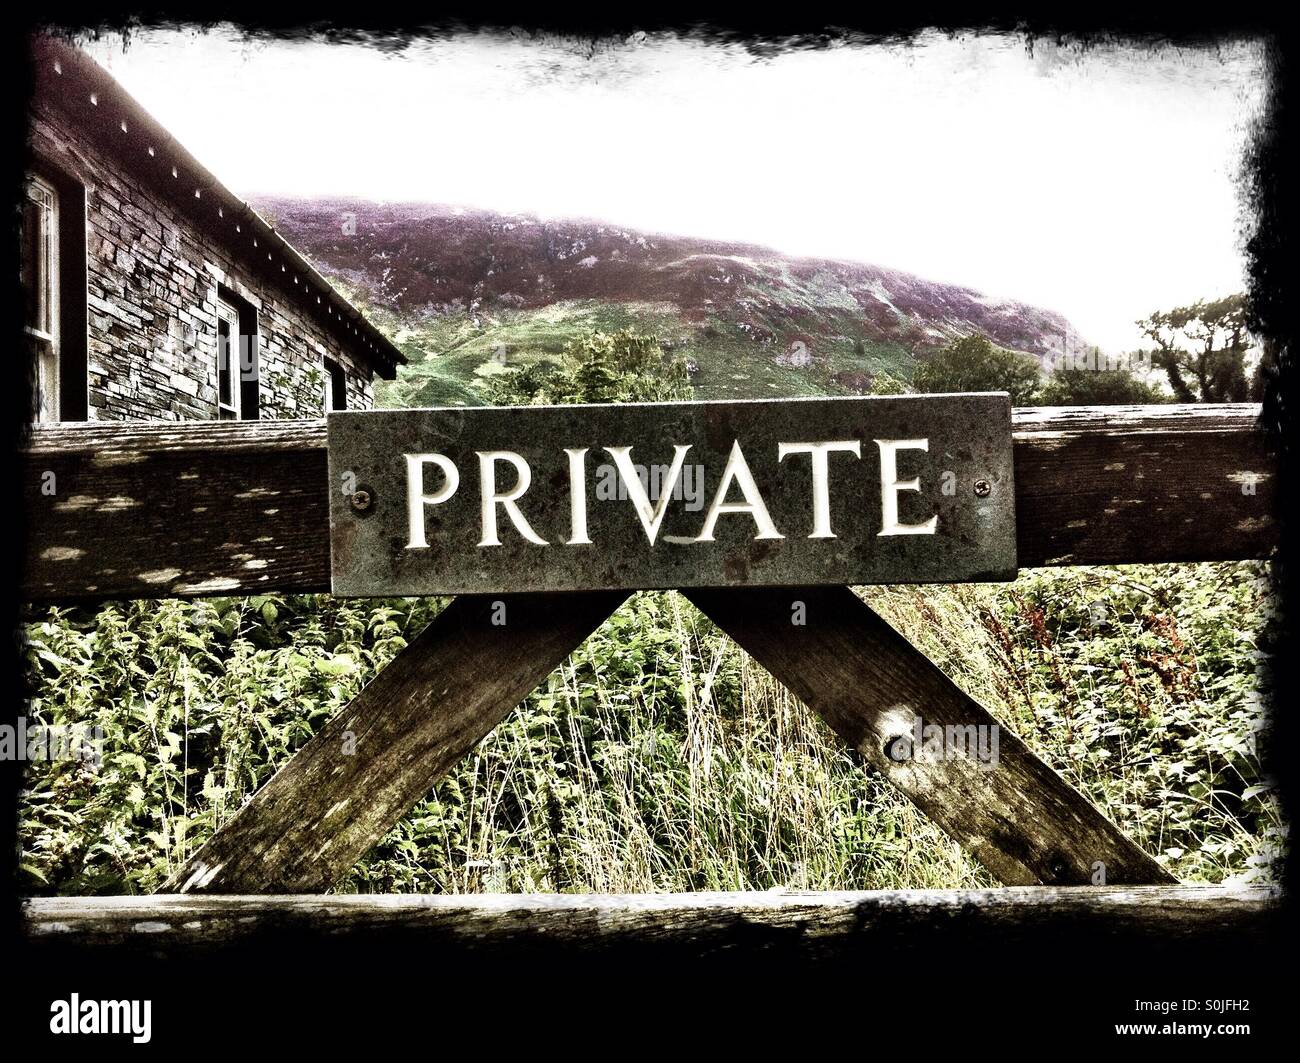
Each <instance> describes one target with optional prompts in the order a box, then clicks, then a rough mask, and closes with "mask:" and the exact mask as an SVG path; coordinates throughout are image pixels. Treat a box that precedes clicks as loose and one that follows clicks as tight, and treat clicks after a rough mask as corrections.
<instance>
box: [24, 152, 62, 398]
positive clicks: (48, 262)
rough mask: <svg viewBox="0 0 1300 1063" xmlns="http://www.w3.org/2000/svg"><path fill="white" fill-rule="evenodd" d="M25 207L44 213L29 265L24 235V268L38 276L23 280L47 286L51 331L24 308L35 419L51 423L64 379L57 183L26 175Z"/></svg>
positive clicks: (47, 314) (47, 316)
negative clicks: (30, 205) (37, 246)
mask: <svg viewBox="0 0 1300 1063" xmlns="http://www.w3.org/2000/svg"><path fill="white" fill-rule="evenodd" d="M34 190H39V191H40V193H42V194H43V196H44V197H45V199H46V200H47V202H46V203H42V202H41V201H40V200H39V199H37V198H36V197H35V196H34V195H33V194H32V193H33V191H34ZM23 196H24V200H25V202H24V206H26V203H27V202H31V203H34V204H35V205H36V206H37V207H38V209H41V210H42V213H41V225H42V230H43V231H42V233H41V241H40V251H39V257H38V258H36V259H35V260H34V261H33V262H32V264H31V265H30V266H29V264H28V262H27V249H28V247H29V240H30V236H29V234H27V233H24V234H23V250H22V256H23V257H22V267H23V272H24V273H27V272H28V271H29V270H30V271H33V272H37V274H38V275H37V276H36V277H35V278H28V277H24V281H25V282H27V283H31V282H32V281H33V280H34V281H35V283H37V284H40V285H41V286H42V287H43V288H45V289H46V291H45V292H44V299H45V303H46V305H45V316H46V318H47V319H48V324H49V331H48V332H47V331H45V330H44V329H41V328H38V327H36V326H35V325H33V324H32V322H31V321H30V320H28V316H27V315H28V307H27V306H26V305H24V308H23V317H24V320H23V331H24V333H25V334H26V335H27V337H28V340H29V342H30V344H31V350H32V356H33V361H34V363H35V364H34V365H33V367H32V368H33V370H34V376H33V381H34V385H35V387H34V393H33V395H32V418H33V420H35V421H37V422H39V423H48V422H53V421H58V420H60V419H61V418H60V412H61V406H60V401H61V381H60V379H59V377H60V373H61V370H62V356H61V355H62V352H61V347H62V328H61V327H60V326H61V315H62V309H63V308H62V276H61V273H60V261H59V243H60V232H61V229H60V224H59V189H58V188H57V187H56V185H55V184H54V182H52V181H50V180H48V179H47V178H45V177H43V176H41V175H40V174H38V173H28V174H26V175H25V180H24V182H23ZM30 298H31V297H30V295H25V300H26V299H30Z"/></svg>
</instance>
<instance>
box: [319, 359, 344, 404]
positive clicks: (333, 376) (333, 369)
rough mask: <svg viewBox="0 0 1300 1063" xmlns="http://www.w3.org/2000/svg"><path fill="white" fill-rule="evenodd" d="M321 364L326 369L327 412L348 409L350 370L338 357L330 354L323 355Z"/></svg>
mask: <svg viewBox="0 0 1300 1063" xmlns="http://www.w3.org/2000/svg"><path fill="white" fill-rule="evenodd" d="M321 364H322V365H323V366H324V369H325V412H326V413H334V412H335V411H340V410H346V409H347V408H348V371H347V369H346V368H344V366H343V363H342V362H340V361H339V360H338V359H337V358H331V357H330V356H329V355H328V354H325V355H321Z"/></svg>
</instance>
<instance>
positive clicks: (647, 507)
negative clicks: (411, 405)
mask: <svg viewBox="0 0 1300 1063" xmlns="http://www.w3.org/2000/svg"><path fill="white" fill-rule="evenodd" d="M329 475H330V546H331V555H332V557H331V562H332V583H333V592H334V593H335V594H339V595H351V596H357V597H365V596H373V595H421V594H463V593H506V592H510V591H561V590H598V589H614V588H623V589H649V588H666V587H701V586H705V587H708V586H741V585H753V586H760V585H769V586H771V585H785V584H790V585H800V584H818V583H837V584H865V583H924V582H967V581H975V580H997V579H1011V578H1013V577H1014V576H1015V573H1016V536H1015V491H1014V487H1013V483H1012V467H1011V402H1010V399H1009V398H1008V397H1007V395H1005V394H1002V393H998V394H979V395H923V396H900V397H888V398H843V399H840V398H827V399H795V400H771V401H768V400H762V401H754V402H685V403H644V404H631V405H604V406H526V407H509V408H472V409H435V410H369V411H356V412H351V411H346V412H340V413H331V414H330V415H329Z"/></svg>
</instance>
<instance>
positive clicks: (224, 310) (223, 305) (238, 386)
mask: <svg viewBox="0 0 1300 1063" xmlns="http://www.w3.org/2000/svg"><path fill="white" fill-rule="evenodd" d="M216 303H217V420H219V421H241V420H243V414H242V406H243V402H242V395H243V387H242V368H241V367H242V363H241V361H240V354H241V349H240V344H241V342H242V335H241V332H240V327H239V317H240V315H239V307H237V306H236V305H235V304H234V303H232V302H230V301H229V300H227V299H223V298H222V297H221V296H220V295H218V296H217V300H216ZM222 321H225V322H226V325H227V326H228V333H229V339H228V340H227V342H226V351H225V359H226V379H227V381H228V382H229V385H230V395H231V401H230V402H225V401H224V400H223V399H222V397H221V374H222V369H221V359H222V351H221V322H222Z"/></svg>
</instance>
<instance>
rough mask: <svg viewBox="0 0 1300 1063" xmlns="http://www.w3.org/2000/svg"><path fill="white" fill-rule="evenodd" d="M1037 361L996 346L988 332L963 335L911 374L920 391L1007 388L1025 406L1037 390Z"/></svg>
mask: <svg viewBox="0 0 1300 1063" xmlns="http://www.w3.org/2000/svg"><path fill="white" fill-rule="evenodd" d="M1040 383H1041V376H1040V371H1039V366H1038V362H1037V361H1036V360H1035V359H1034V358H1033V357H1031V356H1030V355H1028V354H1021V353H1020V352H1019V351H1009V350H1007V349H1006V348H1005V347H999V346H997V345H996V344H995V343H993V342H992V341H991V340H989V338H988V337H987V336H980V335H974V336H963V337H962V338H961V339H959V340H957V341H956V342H955V343H950V344H949V345H948V346H947V347H945V348H943V350H941V351H939V352H938V353H937V354H935V355H934V356H933V357H931V358H929V359H928V360H926V361H923V362H921V364H920V365H919V366H917V369H916V372H915V374H914V375H913V376H912V386H913V388H914V389H915V390H916V391H918V392H921V393H922V394H942V393H945V392H954V391H1006V392H1008V393H1010V395H1011V401H1012V402H1013V403H1014V404H1015V405H1017V406H1028V405H1029V404H1030V403H1031V402H1032V401H1033V398H1034V394H1035V393H1036V392H1037V391H1038V388H1039V384H1040Z"/></svg>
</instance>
